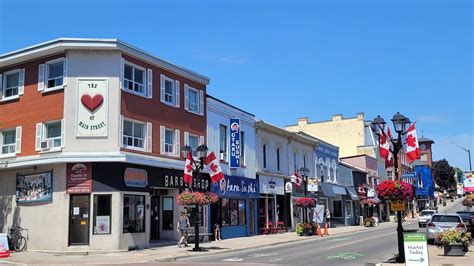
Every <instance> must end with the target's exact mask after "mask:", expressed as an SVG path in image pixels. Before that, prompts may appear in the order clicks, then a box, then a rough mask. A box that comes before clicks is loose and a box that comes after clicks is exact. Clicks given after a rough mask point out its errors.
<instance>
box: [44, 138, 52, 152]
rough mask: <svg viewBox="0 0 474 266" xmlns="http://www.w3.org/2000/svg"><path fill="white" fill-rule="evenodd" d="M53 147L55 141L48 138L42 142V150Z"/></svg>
mask: <svg viewBox="0 0 474 266" xmlns="http://www.w3.org/2000/svg"><path fill="white" fill-rule="evenodd" d="M52 147H53V141H52V140H46V141H42V142H41V149H42V150H49V149H51V148H52Z"/></svg>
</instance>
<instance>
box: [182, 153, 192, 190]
mask: <svg viewBox="0 0 474 266" xmlns="http://www.w3.org/2000/svg"><path fill="white" fill-rule="evenodd" d="M193 163H194V160H193V155H192V154H191V152H188V154H187V155H186V163H185V164H184V183H188V184H191V183H192V182H193Z"/></svg>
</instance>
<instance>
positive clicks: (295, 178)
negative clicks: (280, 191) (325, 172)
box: [291, 172, 303, 189]
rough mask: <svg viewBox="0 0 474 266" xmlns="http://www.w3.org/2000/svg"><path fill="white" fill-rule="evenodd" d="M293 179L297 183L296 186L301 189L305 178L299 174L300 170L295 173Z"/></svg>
mask: <svg viewBox="0 0 474 266" xmlns="http://www.w3.org/2000/svg"><path fill="white" fill-rule="evenodd" d="M291 179H292V182H293V183H294V184H295V188H298V189H300V188H301V185H302V184H303V179H302V178H301V176H300V175H299V174H298V172H295V174H294V175H293V176H292V177H291Z"/></svg>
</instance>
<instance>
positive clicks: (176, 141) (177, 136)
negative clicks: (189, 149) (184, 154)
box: [160, 126, 186, 158]
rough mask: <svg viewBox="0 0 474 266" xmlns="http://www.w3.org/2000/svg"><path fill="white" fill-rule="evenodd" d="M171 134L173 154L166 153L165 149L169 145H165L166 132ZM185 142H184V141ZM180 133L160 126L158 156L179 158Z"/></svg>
mask: <svg viewBox="0 0 474 266" xmlns="http://www.w3.org/2000/svg"><path fill="white" fill-rule="evenodd" d="M167 131H168V132H170V131H172V132H173V138H172V140H173V143H172V145H173V152H167V151H166V147H167V145H169V143H168V144H167V143H166V132H167ZM185 133H186V132H185ZM185 141H186V140H185ZM180 145H181V131H180V130H179V129H173V128H169V127H165V126H160V154H161V155H166V156H170V157H178V158H179V157H180V154H181V147H180Z"/></svg>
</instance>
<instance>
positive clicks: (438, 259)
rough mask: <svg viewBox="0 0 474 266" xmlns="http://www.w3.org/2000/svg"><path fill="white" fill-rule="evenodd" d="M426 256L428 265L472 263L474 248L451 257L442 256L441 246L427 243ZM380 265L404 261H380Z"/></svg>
mask: <svg viewBox="0 0 474 266" xmlns="http://www.w3.org/2000/svg"><path fill="white" fill-rule="evenodd" d="M428 258H429V262H430V266H435V265H473V259H474V250H473V247H472V246H471V247H470V250H469V252H468V253H466V255H465V256H463V257H452V256H449V257H448V256H444V251H443V249H442V248H438V247H436V246H432V245H429V246H428ZM380 265H387V266H388V265H405V264H404V263H385V262H384V263H381V264H380Z"/></svg>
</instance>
